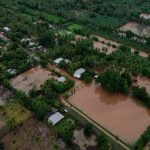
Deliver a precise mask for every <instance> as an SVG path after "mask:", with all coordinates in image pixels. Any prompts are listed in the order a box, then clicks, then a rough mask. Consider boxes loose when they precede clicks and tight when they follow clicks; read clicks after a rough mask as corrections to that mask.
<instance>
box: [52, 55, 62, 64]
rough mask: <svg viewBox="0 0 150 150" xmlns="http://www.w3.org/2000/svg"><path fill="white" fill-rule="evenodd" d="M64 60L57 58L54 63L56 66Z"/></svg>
mask: <svg viewBox="0 0 150 150" xmlns="http://www.w3.org/2000/svg"><path fill="white" fill-rule="evenodd" d="M62 60H63V58H61V57H60V58H57V59H56V60H54V63H55V64H59V63H60V62H61V61H62Z"/></svg>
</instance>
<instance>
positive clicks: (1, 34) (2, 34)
mask: <svg viewBox="0 0 150 150" xmlns="http://www.w3.org/2000/svg"><path fill="white" fill-rule="evenodd" d="M10 31H11V28H9V27H4V28H3V29H2V30H1V31H0V39H3V40H4V41H6V42H8V41H9V39H8V38H7V37H6V33H7V32H10ZM5 46H6V45H5ZM2 48H4V45H0V49H2Z"/></svg>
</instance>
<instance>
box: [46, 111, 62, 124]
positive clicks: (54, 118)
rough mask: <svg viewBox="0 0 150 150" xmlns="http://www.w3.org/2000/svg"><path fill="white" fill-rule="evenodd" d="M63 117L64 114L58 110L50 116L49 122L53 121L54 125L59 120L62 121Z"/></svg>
mask: <svg viewBox="0 0 150 150" xmlns="http://www.w3.org/2000/svg"><path fill="white" fill-rule="evenodd" d="M63 118H64V116H63V115H62V114H61V113H60V112H56V113H55V114H53V115H51V116H50V117H49V118H48V122H49V123H52V125H55V124H57V123H58V122H60V121H61V120H62V119H63Z"/></svg>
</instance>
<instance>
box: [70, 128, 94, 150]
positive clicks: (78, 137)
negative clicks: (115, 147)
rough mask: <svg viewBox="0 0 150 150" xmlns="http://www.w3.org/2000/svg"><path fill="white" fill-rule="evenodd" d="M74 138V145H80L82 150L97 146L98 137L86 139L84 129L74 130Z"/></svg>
mask: <svg viewBox="0 0 150 150" xmlns="http://www.w3.org/2000/svg"><path fill="white" fill-rule="evenodd" d="M73 137H74V143H75V144H77V145H79V147H80V149H81V150H87V147H91V149H92V147H96V146H97V142H96V136H95V135H91V136H90V137H88V138H87V137H85V135H84V129H80V130H77V129H76V130H74V133H73Z"/></svg>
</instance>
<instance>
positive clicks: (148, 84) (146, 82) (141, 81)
mask: <svg viewBox="0 0 150 150" xmlns="http://www.w3.org/2000/svg"><path fill="white" fill-rule="evenodd" d="M134 85H136V86H139V87H144V88H145V89H146V91H147V93H149V94H150V79H148V78H147V77H138V78H137V82H135V83H134Z"/></svg>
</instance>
